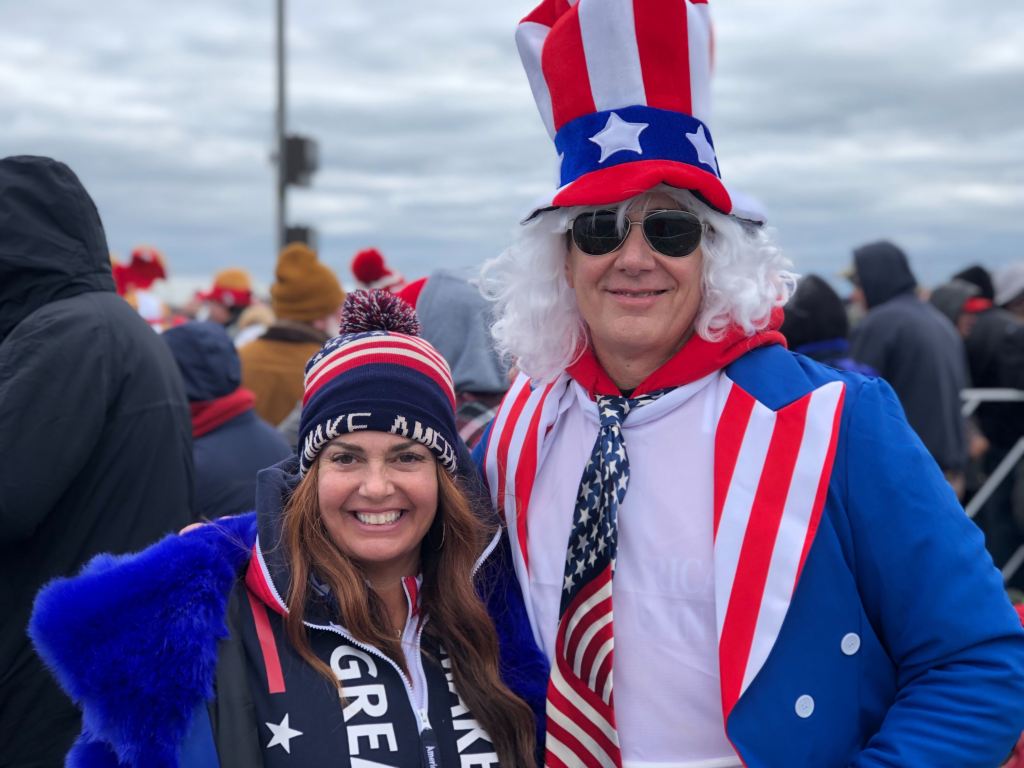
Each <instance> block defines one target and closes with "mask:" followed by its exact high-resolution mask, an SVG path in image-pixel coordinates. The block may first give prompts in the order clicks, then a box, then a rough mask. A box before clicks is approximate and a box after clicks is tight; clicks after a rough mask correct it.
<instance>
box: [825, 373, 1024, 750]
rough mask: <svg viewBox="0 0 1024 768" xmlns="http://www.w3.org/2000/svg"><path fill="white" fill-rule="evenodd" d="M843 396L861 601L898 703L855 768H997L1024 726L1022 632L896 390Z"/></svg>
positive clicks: (842, 468) (873, 385)
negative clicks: (890, 667)
mask: <svg viewBox="0 0 1024 768" xmlns="http://www.w3.org/2000/svg"><path fill="white" fill-rule="evenodd" d="M850 389H851V390H853V391H851V392H850V393H849V394H848V397H850V398H851V400H850V402H849V403H848V404H847V408H848V409H849V413H848V418H847V425H846V433H847V436H846V440H847V445H846V451H845V454H844V456H845V460H844V461H840V460H838V457H837V464H836V471H837V472H840V473H841V475H840V482H841V483H843V484H844V485H845V488H846V493H845V496H846V508H847V510H848V514H849V522H850V531H851V536H852V541H853V557H854V563H855V570H856V577H857V582H858V587H859V589H860V594H861V600H862V601H863V604H864V607H865V610H866V611H867V614H868V616H869V618H870V619H871V621H872V623H873V625H874V627H875V630H876V632H877V633H878V635H879V637H880V638H881V640H882V643H883V644H884V646H885V648H886V649H887V651H888V653H889V656H890V657H891V659H892V661H893V663H894V665H895V667H896V670H897V681H896V684H897V694H896V698H895V702H894V703H893V705H892V706H891V707H890V709H889V710H888V713H887V714H886V716H885V719H884V721H883V723H882V726H881V728H880V729H879V730H878V732H877V733H875V735H874V736H873V737H872V738H871V739H870V740H869V741H868V743H867V744H866V745H865V748H864V749H863V751H862V752H861V753H860V754H859V755H857V757H856V758H855V759H854V760H853V762H852V765H854V766H858V768H883V766H884V767H886V768H893V767H894V766H957V767H958V768H968V767H969V766H978V768H983V767H984V768H991V767H992V766H996V765H999V764H1001V763H1002V761H1003V760H1004V759H1005V758H1006V756H1007V755H1008V754H1009V752H1010V750H1011V748H1012V747H1013V745H1014V743H1015V742H1016V740H1017V737H1018V736H1019V735H1020V733H1021V729H1022V727H1024V631H1022V630H1021V625H1020V621H1019V620H1018V619H1017V617H1016V615H1015V614H1014V611H1013V609H1012V607H1011V606H1010V603H1009V601H1008V599H1007V597H1006V594H1005V591H1004V589H1003V583H1002V578H1001V576H1000V574H999V572H998V571H997V570H996V569H995V568H994V567H993V565H992V560H991V558H990V557H989V555H988V553H987V552H986V551H985V547H984V541H983V538H982V535H981V532H980V531H979V530H978V529H977V527H976V526H975V525H974V524H973V523H972V522H971V521H970V519H968V517H967V516H966V515H965V514H964V512H963V510H962V508H961V507H960V505H959V503H958V502H957V500H956V497H955V496H954V494H953V492H952V490H951V489H950V488H949V486H948V485H947V484H946V482H945V481H944V479H943V477H942V474H941V471H940V470H939V468H938V466H937V465H936V464H935V462H934V461H933V460H932V459H931V457H930V456H929V455H928V453H927V451H926V450H925V449H924V446H923V445H922V444H921V442H920V440H919V439H918V438H917V436H916V435H915V434H914V433H913V432H912V431H911V429H910V427H909V426H908V425H907V422H906V419H905V418H904V416H903V411H902V409H901V408H900V406H899V403H898V401H897V399H896V395H895V394H894V393H893V391H892V389H891V388H890V387H889V385H888V384H886V383H885V382H884V381H881V380H872V381H868V382H865V383H864V384H862V385H861V386H860V388H859V392H858V391H857V390H856V389H854V388H850Z"/></svg>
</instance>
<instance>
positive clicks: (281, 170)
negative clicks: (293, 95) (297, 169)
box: [275, 0, 288, 250]
mask: <svg viewBox="0 0 1024 768" xmlns="http://www.w3.org/2000/svg"><path fill="white" fill-rule="evenodd" d="M285 95H286V94H285V54H284V0H277V120H276V123H277V232H276V233H275V235H276V240H277V248H278V250H280V249H281V248H283V247H284V245H285V242H284V240H285V236H284V233H285V220H286V219H287V215H288V211H287V208H286V205H287V198H286V194H285V193H286V190H287V187H288V179H287V172H286V168H285V166H286V163H287V156H286V153H285V130H286V126H285V114H286V103H285Z"/></svg>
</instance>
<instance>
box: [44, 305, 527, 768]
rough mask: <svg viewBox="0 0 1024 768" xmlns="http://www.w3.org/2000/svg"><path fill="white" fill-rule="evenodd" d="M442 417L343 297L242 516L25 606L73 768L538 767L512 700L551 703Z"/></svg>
mask: <svg viewBox="0 0 1024 768" xmlns="http://www.w3.org/2000/svg"><path fill="white" fill-rule="evenodd" d="M454 401H455V394H454V388H453V384H452V380H451V373H450V371H449V369H448V365H447V364H446V363H445V361H444V359H443V358H442V357H441V355H440V354H438V353H437V351H436V350H435V349H434V348H433V347H432V346H431V345H430V344H428V343H427V342H426V341H424V340H423V339H422V338H420V337H419V323H418V321H417V320H416V317H415V313H413V311H412V310H411V309H410V308H409V307H408V306H407V305H405V304H404V303H403V302H402V301H401V300H400V299H398V298H397V297H394V296H391V295H390V294H388V293H387V292H385V291H374V292H372V294H368V293H367V292H365V291H359V292H356V293H354V294H352V295H350V296H349V298H348V300H347V301H346V304H345V319H344V320H343V323H342V328H341V335H339V336H337V337H335V338H333V339H331V340H330V341H328V342H327V343H326V344H325V345H324V347H323V348H322V350H321V351H320V352H319V353H318V354H317V355H315V356H314V357H313V358H312V359H311V360H310V361H309V364H308V365H307V368H306V380H305V399H304V404H303V409H302V422H301V429H300V443H299V453H298V456H296V457H294V458H292V459H290V460H286V461H285V462H282V463H281V464H278V465H276V466H274V467H271V468H269V469H267V470H264V471H263V472H261V473H260V476H259V481H258V487H257V511H256V513H255V514H251V515H246V516H242V517H237V518H224V519H222V520H220V521H217V522H215V523H213V524H210V525H206V526H202V527H200V528H198V529H197V530H193V531H190V532H187V533H184V534H183V535H181V536H171V537H168V538H167V539H165V540H163V541H162V542H159V543H157V544H155V545H154V546H153V547H151V548H149V549H147V550H145V551H144V552H142V553H140V554H137V555H129V556H125V557H111V556H109V555H107V556H100V557H98V558H96V559H95V560H93V561H92V562H91V563H90V564H89V565H87V566H86V567H85V569H84V570H83V572H82V573H81V574H80V575H79V576H77V577H75V578H72V579H64V580H58V581H56V582H54V583H52V584H50V585H48V586H47V587H46V588H45V589H44V590H43V591H42V592H41V593H40V595H39V597H38V598H37V602H36V607H35V612H34V615H33V618H32V622H31V625H30V633H31V635H32V638H33V641H34V642H35V644H36V647H37V649H38V650H39V653H40V654H41V656H42V657H43V658H44V659H45V660H46V662H47V663H48V665H49V666H50V668H51V669H52V670H53V671H54V673H55V674H56V676H57V677H58V679H59V680H60V682H61V684H62V685H63V686H64V688H65V690H66V691H67V692H68V694H69V695H70V696H71V698H72V699H73V700H75V701H76V702H77V703H78V704H79V705H80V706H81V707H82V709H83V730H82V734H81V736H80V737H79V739H78V741H77V742H76V744H75V746H74V747H73V749H72V752H71V753H70V754H69V757H68V765H70V766H90V767H93V766H145V768H153V767H162V766H203V767H206V766H222V767H224V768H227V767H228V766H238V767H239V768H242V767H244V768H252V767H253V766H266V768H273V767H275V766H276V767H281V768H283V767H285V766H328V765H330V766H349V767H350V768H370V767H371V766H385V765H386V766H424V767H425V768H431V767H436V766H453V765H455V766H457V765H463V766H479V767H480V768H486V767H487V766H497V765H499V764H500V765H502V766H515V767H518V766H523V765H528V764H530V763H532V762H533V760H534V743H535V734H534V729H535V720H534V715H533V713H532V712H531V709H530V707H529V706H527V704H526V703H525V702H524V701H523V700H522V699H521V698H520V697H519V696H518V695H517V693H519V694H522V695H525V696H527V697H531V694H533V695H532V698H534V699H539V700H540V701H543V684H544V675H543V666H544V664H543V659H542V658H540V657H539V654H538V653H537V651H536V648H535V647H534V646H533V645H532V643H531V644H529V645H524V644H523V643H521V642H520V636H521V637H523V638H525V639H527V640H529V629H528V625H527V624H526V620H525V616H524V614H523V608H522V603H521V599H520V602H519V603H518V604H517V603H516V598H517V597H518V594H519V593H518V591H517V590H516V589H515V585H514V582H509V581H506V582H502V581H501V575H502V573H507V572H508V568H507V567H505V568H502V567H500V563H501V560H502V559H503V557H507V554H506V552H507V545H506V546H505V548H504V549H503V548H502V547H501V545H500V544H501V539H500V526H498V525H496V524H495V523H494V522H488V520H487V519H485V518H484V517H481V516H479V514H478V508H483V509H487V504H486V499H483V498H481V497H479V495H477V494H478V493H479V491H480V488H479V485H478V484H477V485H474V482H475V477H476V476H475V474H473V470H472V464H471V461H470V458H469V455H468V453H467V452H466V450H465V448H464V447H462V448H460V447H459V446H460V445H461V444H460V443H459V441H458V433H457V431H456V428H455V414H454ZM474 489H475V490H474ZM474 500H476V501H474ZM480 501H482V502H483V503H482V505H481V504H479V503H478V502H480ZM495 522H496V521H495ZM478 589H480V590H485V591H486V594H487V595H488V596H489V598H490V606H488V605H485V602H484V601H483V600H482V599H481V598H480V597H479V596H478V592H477V590H478ZM489 608H490V610H492V611H494V613H495V621H496V622H497V623H498V625H499V627H500V628H501V656H500V659H499V636H498V634H497V633H496V631H495V627H494V624H492V621H491V619H490V618H489V616H488V610H489ZM517 633H518V636H517ZM520 646H522V647H523V649H522V650H521V651H519V650H518V649H519V648H520ZM531 654H532V656H531ZM534 669H539V670H541V674H540V675H539V676H536V675H534V676H531V674H530V673H531V670H534ZM502 675H504V676H505V678H506V680H507V684H506V682H503V681H502ZM531 681H539V682H534V683H533V685H534V689H533V690H532V691H531V688H530V684H531ZM513 688H514V689H515V690H516V693H514V692H513V690H512V689H513ZM538 694H539V695H538Z"/></svg>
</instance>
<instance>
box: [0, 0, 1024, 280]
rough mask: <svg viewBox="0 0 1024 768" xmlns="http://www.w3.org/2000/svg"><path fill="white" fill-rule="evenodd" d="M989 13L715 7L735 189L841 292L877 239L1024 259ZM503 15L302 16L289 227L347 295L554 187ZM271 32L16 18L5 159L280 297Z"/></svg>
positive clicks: (953, 256) (173, 12) (934, 1)
mask: <svg viewBox="0 0 1024 768" xmlns="http://www.w3.org/2000/svg"><path fill="white" fill-rule="evenodd" d="M992 5H993V4H988V5H986V6H985V7H968V6H964V5H963V4H962V3H954V2H953V1H952V0H930V1H929V2H925V0H904V1H903V2H901V3H899V4H889V5H887V6H871V7H866V6H865V5H864V4H863V3H856V2H853V0H832V1H831V2H829V3H816V4H810V3H806V2H796V0H779V1H778V2H775V3H771V4H769V3H764V2H757V1H756V0H728V2H725V1H724V0H719V2H717V3H715V4H714V5H713V11H714V14H715V19H716V43H717V46H716V48H717V53H718V56H717V71H716V81H715V85H714V90H715V118H714V122H713V125H712V127H713V129H714V136H715V141H716V146H717V148H718V150H719V154H720V157H721V161H722V169H723V172H724V174H725V175H726V178H727V180H728V181H729V182H730V184H733V185H737V186H738V187H739V188H742V189H743V190H745V191H747V192H749V193H751V194H754V195H756V196H757V197H759V198H760V199H762V200H763V201H764V203H765V204H766V205H767V206H768V209H769V211H770V213H771V215H772V221H773V225H774V226H775V227H776V228H777V230H778V232H779V237H780V239H781V241H782V243H783V244H784V246H785V247H786V248H787V250H788V252H789V253H790V254H791V255H792V257H793V258H794V260H795V261H796V264H797V268H798V269H799V270H802V271H812V270H813V271H819V272H824V273H826V274H827V275H830V276H831V275H834V274H835V273H836V272H837V271H838V270H839V269H840V268H841V266H842V265H843V264H844V263H845V261H846V259H847V254H848V253H849V251H850V249H851V247H853V246H854V245H856V244H858V243H860V242H863V241H865V240H868V239H874V238H876V237H880V236H888V237H892V238H894V239H897V240H899V241H900V242H901V243H903V244H904V245H905V246H906V247H907V249H908V251H910V253H911V256H912V259H913V261H914V263H915V267H916V268H917V270H918V272H919V274H920V276H921V277H922V278H923V279H924V280H925V281H926V282H928V281H935V280H939V279H942V278H944V277H946V276H947V275H948V274H949V273H951V272H952V271H954V270H955V269H956V268H957V267H959V266H960V265H962V264H963V263H965V262H966V261H967V260H970V259H981V260H983V261H985V262H987V263H988V264H989V265H991V266H993V267H995V266H1000V265H1003V264H1006V263H1008V262H1009V261H1011V260H1015V259H1019V258H1022V256H1024V254H1022V249H1021V242H1022V240H1024V216H1022V215H1021V214H1022V212H1024V128H1022V127H1021V126H1024V106H1022V102H1021V99H1020V97H1019V89H1020V83H1021V82H1024V78H1022V76H1024V9H1021V8H1019V7H1011V5H1010V4H1004V5H1003V7H991V6H992ZM1014 5H1016V4H1014ZM513 6H518V4H513V3H477V4H467V3H464V2H463V3H456V2H454V0H436V1H435V2H434V3H431V4H411V3H401V4H400V3H397V2H394V1H393V0H382V1H381V2H377V3H361V4H344V5H342V4H324V3H322V2H313V0H292V2H290V3H289V9H288V13H289V30H290V34H289V43H290V59H289V81H290V94H289V97H290V105H289V106H290V109H289V120H290V128H291V130H292V131H294V132H298V133H305V134H308V135H311V136H314V137H315V138H316V139H317V140H318V142H319V144H320V148H321V171H320V172H319V173H318V174H317V175H316V177H315V180H314V186H313V187H312V188H311V189H309V190H296V191H294V192H293V193H292V195H291V210H292V216H291V218H292V219H293V220H294V221H303V222H306V223H310V224H313V225H315V226H316V227H317V229H318V231H319V232H320V235H321V250H322V252H323V256H324V258H325V259H326V260H327V261H328V262H329V263H331V264H332V265H333V266H334V267H335V268H337V269H339V271H342V272H344V270H345V269H346V265H347V261H348V258H349V257H350V255H351V253H353V252H354V251H355V250H356V249H357V248H359V247H362V246H365V245H368V244H376V245H378V246H380V247H381V248H382V249H383V250H384V251H385V253H386V254H387V255H388V258H389V260H390V261H392V262H393V263H394V264H395V265H396V266H398V267H399V268H400V269H401V270H402V271H404V272H405V273H407V274H410V275H417V274H422V273H424V272H426V271H428V270H429V269H431V268H432V267H434V266H435V265H439V264H446V265H449V266H460V265H467V264H471V263H474V262H478V261H480V260H482V259H483V258H486V257H488V256H490V255H493V254H494V253H496V252H497V251H498V250H500V249H501V248H502V247H503V245H504V244H505V243H506V242H507V241H508V239H509V238H510V236H511V234H512V232H513V230H514V228H515V225H516V221H517V219H518V217H519V215H520V214H521V213H522V212H523V211H524V210H525V209H526V208H527V207H528V206H529V204H530V203H531V202H532V201H533V200H534V199H536V198H537V197H539V196H540V195H541V194H543V193H545V192H547V191H550V190H551V189H552V187H553V185H554V171H555V162H554V152H553V149H552V147H551V145H550V143H549V141H548V139H547V136H546V134H545V132H544V130H543V128H542V126H541V124H540V120H539V119H538V118H537V116H536V113H535V111H534V108H533V103H532V99H531V97H530V93H529V89H528V87H527V84H526V81H525V77H524V76H523V75H522V72H521V71H520V68H519V64H518V59H517V56H516V53H515V47H514V45H513V43H512V33H513V30H514V27H515V23H516V22H517V20H518V18H519V17H521V16H522V15H524V14H525V13H526V12H527V11H528V10H529V3H526V4H523V5H522V7H513ZM272 9H273V4H272V3H268V2H265V0H261V2H256V1H255V0H224V1H223V2H221V3H219V4H216V5H210V4H208V3H199V2H197V1H196V0H179V2H178V3H175V4H172V5H167V4H158V3H155V2H153V1H152V0H139V1H138V2H127V1H126V0H118V1H117V2H106V3H103V4H100V5H98V6H97V5H94V6H91V7H90V8H89V9H88V10H85V9H83V8H82V7H81V6H80V5H79V4H72V3H70V2H68V1H67V0H34V1H33V2H32V3H22V4H19V5H18V6H16V7H12V8H9V9H5V11H4V14H5V19H4V25H3V27H2V28H0V51H3V53H2V54H0V92H2V93H3V94H4V103H3V106H2V107H0V110H2V114H4V116H5V117H6V118H7V119H6V120H5V130H4V131H3V133H2V135H0V154H13V153H24V152H31V153H40V154H52V155H54V156H57V157H60V158H61V159H64V160H66V161H67V162H69V164H70V165H71V166H72V167H73V168H75V170H76V171H77V172H78V173H79V174H80V175H81V176H82V178H83V180H84V181H85V183H86V184H87V186H88V187H89V188H90V190H91V191H92V193H93V195H94V196H95V198H96V200H97V203H98V205H99V207H100V211H101V213H102V214H103V217H104V221H105V223H106V225H107V228H108V236H109V239H110V242H111V246H112V247H113V248H114V249H115V250H116V251H120V252H122V253H123V252H125V251H126V250H128V249H130V248H131V246H132V245H134V244H136V243H139V242H150V243H154V244H156V245H158V246H159V247H161V248H162V249H163V250H164V251H165V252H166V254H167V256H168V260H169V262H170V264H171V267H172V270H175V271H177V272H179V273H181V274H188V273H199V274H203V273H209V272H211V271H213V270H215V269H217V268H219V267H222V266H227V265H229V264H235V263H239V264H244V265H246V266H248V267H249V268H250V269H252V270H253V271H254V273H256V274H257V275H258V276H259V277H260V278H261V279H263V280H267V279H269V277H270V274H271V271H272V266H273V260H274V253H273V251H274V248H273V243H272V222H273V215H274V212H273V169H272V167H271V165H270V162H269V155H270V150H271V141H272V135H273V111H272V110H273V101H274V68H273V58H272V57H273V42H274V38H273V18H272ZM55 19H59V20H60V23H55Z"/></svg>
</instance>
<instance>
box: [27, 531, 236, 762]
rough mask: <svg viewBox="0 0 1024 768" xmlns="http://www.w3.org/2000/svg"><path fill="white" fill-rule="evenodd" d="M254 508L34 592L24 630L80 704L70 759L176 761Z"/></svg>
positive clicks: (211, 661) (205, 689) (205, 692)
mask: <svg viewBox="0 0 1024 768" xmlns="http://www.w3.org/2000/svg"><path fill="white" fill-rule="evenodd" d="M255 536H256V520H255V515H252V514H250V515H245V516H242V517H238V518H230V519H223V520H221V521H218V523H216V524H214V525H209V526H206V527H204V528H201V529H199V530H197V531H194V532H191V533H188V534H185V535H183V536H176V535H171V536H168V537H166V538H165V539H163V540H162V541H160V542H158V543H157V544H154V545H153V546H152V547H150V548H148V549H146V550H145V551H143V552H141V553H138V554H132V555H120V556H112V555H99V556H97V557H95V558H94V559H93V560H91V561H90V562H89V563H88V564H87V565H86V566H85V567H84V568H83V569H82V571H81V573H80V574H79V575H78V576H76V577H74V578H71V579H58V580H56V581H53V582H51V583H50V584H48V585H47V586H46V587H45V588H44V589H43V590H42V591H41V592H40V593H39V596H38V597H37V598H36V604H35V609H34V611H33V614H32V620H31V622H30V624H29V635H30V637H31V638H32V641H33V642H34V643H35V646H36V650H37V651H38V652H39V655H40V656H41V657H42V658H43V660H44V661H45V662H46V664H47V665H48V666H49V667H50V669H51V670H52V672H53V674H54V675H55V676H56V677H57V679H58V680H59V682H60V684H61V686H63V688H64V690H65V691H67V693H68V694H69V695H70V697H71V698H72V699H73V700H74V701H75V703H76V704H78V705H79V706H80V707H81V708H82V712H83V721H82V735H81V736H80V737H79V739H78V741H77V742H76V744H75V746H74V747H73V748H72V751H71V752H70V753H69V755H68V762H67V765H68V766H69V767H71V768H75V767H76V766H81V767H82V768H85V767H87V766H88V767H90V768H91V767H93V766H114V765H117V764H118V763H121V764H127V765H147V766H154V768H162V767H163V766H175V765H177V749H178V745H179V743H180V742H181V740H182V738H183V737H184V735H185V733H186V731H187V730H188V727H189V723H190V721H191V719H192V713H193V711H194V710H195V708H196V706H197V705H200V704H201V703H202V702H203V701H206V700H209V699H210V698H212V696H213V680H214V673H215V670H216V664H217V644H218V641H219V640H220V639H221V638H222V637H225V636H226V635H227V628H226V626H225V623H224V614H225V610H226V605H227V598H228V595H229V593H230V591H231V587H232V585H233V584H234V582H235V579H236V578H237V576H238V575H239V572H240V571H241V569H242V568H243V567H244V565H245V563H246V562H247V560H248V557H249V552H250V549H251V547H252V544H253V541H254V539H255Z"/></svg>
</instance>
